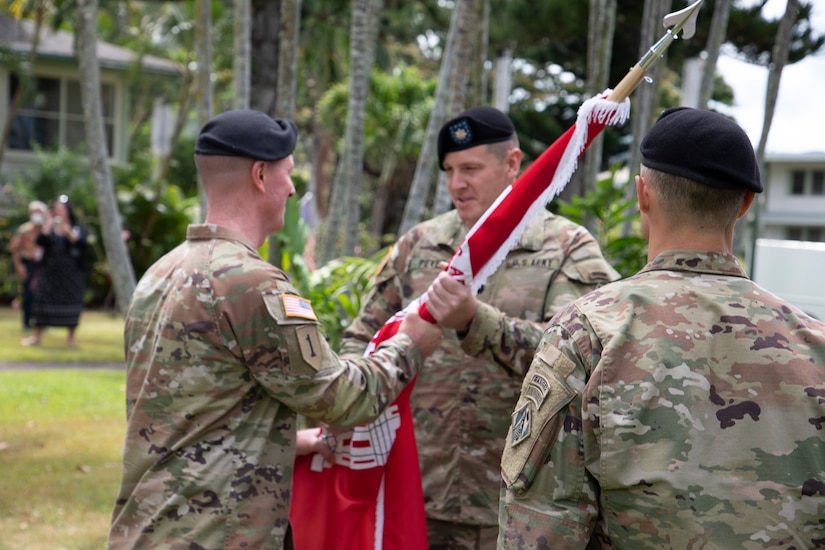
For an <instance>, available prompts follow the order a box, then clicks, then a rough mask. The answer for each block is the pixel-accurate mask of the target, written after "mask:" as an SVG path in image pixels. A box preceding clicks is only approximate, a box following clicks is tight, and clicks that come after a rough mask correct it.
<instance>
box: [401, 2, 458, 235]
mask: <svg viewBox="0 0 825 550" xmlns="http://www.w3.org/2000/svg"><path fill="white" fill-rule="evenodd" d="M464 5H465V0H456V2H455V7H454V8H453V15H452V17H451V18H450V30H449V32H448V33H447V44H446V46H445V48H444V51H443V53H442V57H441V67H440V68H439V70H438V86H437V87H436V91H435V104H434V105H433V110H432V112H431V113H430V118H429V120H428V121H427V132H426V134H425V136H424V142H423V143H422V144H421V152H420V153H419V155H418V162H417V164H416V167H415V175H414V176H413V181H412V185H411V186H410V193H409V196H408V197H407V204H405V205H404V217H403V218H402V219H401V226H400V227H399V228H398V234H399V235H402V234H404V233H406V232H407V231H409V230H410V229H411V228H412V227H413V226H414V225H415V224H417V223H418V222H420V221H421V220H423V219H424V209H425V207H426V205H427V198H428V197H429V196H430V188H431V186H432V181H433V175H434V174H435V173H436V172H437V170H438V166H437V164H436V163H437V161H438V159H437V158H436V152H435V150H434V149H435V145H436V138H437V137H438V131H439V129H440V128H441V125H442V124H444V122H445V121H446V113H447V107H448V103H449V100H450V95H449V92H450V75H451V74H452V61H453V59H452V58H453V51H454V50H455V47H456V45H455V44H456V40H457V36H458V32H459V25H460V22H461V17H462V14H461V12H462V10H463V9H464Z"/></svg>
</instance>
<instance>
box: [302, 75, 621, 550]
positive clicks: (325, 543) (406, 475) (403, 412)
mask: <svg viewBox="0 0 825 550" xmlns="http://www.w3.org/2000/svg"><path fill="white" fill-rule="evenodd" d="M609 92H610V90H607V91H605V93H604V94H603V96H602V97H595V98H591V99H589V100H587V101H586V102H585V103H584V104H582V106H581V108H580V109H579V112H578V117H577V120H576V124H575V125H574V126H573V127H571V128H570V129H569V130H568V131H567V132H565V133H564V135H562V136H561V137H560V138H559V139H557V140H556V141H555V142H553V143H552V144H551V145H550V147H548V148H547V150H546V151H545V152H544V153H542V154H541V155H540V156H539V158H538V159H536V161H535V162H533V164H531V165H530V167H529V168H528V169H527V170H525V171H524V173H522V175H521V176H520V177H519V178H518V179H517V180H516V182H515V183H514V184H513V185H511V186H509V187H508V188H507V189H505V190H504V192H502V194H501V195H500V196H499V197H498V198H497V199H496V202H495V203H494V204H493V205H491V206H490V208H489V209H488V210H487V211H486V212H485V214H484V215H483V216H482V217H481V219H480V220H479V221H478V222H477V223H476V224H475V225H474V226H473V228H471V229H470V231H469V232H468V234H467V237H466V238H465V240H464V243H462V245H461V247H459V249H458V250H457V251H456V252H455V254H454V255H453V257H452V258H451V260H450V262H449V264H448V267H447V270H448V271H449V272H450V274H451V275H452V276H453V277H455V278H457V279H459V280H461V281H462V282H464V284H468V285H472V287H473V291H474V292H478V290H479V288H480V287H481V286H483V285H484V283H485V282H486V281H487V279H488V278H489V276H490V275H491V274H492V273H494V272H495V270H496V269H497V268H498V266H499V265H500V264H501V262H502V261H503V260H504V258H505V257H506V256H507V253H508V252H509V251H510V250H511V249H512V248H513V246H515V244H516V243H517V242H518V240H519V239H520V238H521V235H522V233H523V232H524V228H525V226H526V225H527V222H528V221H529V220H530V218H532V217H533V215H535V214H536V213H537V212H538V211H539V210H540V209H542V208H544V207H545V205H546V204H547V203H549V202H550V200H551V199H552V198H553V197H554V196H556V195H557V194H558V193H559V192H560V191H561V190H562V189H563V188H564V186H565V185H566V184H567V182H568V181H569V180H570V177H571V176H572V175H573V172H574V171H575V169H576V164H577V160H578V157H579V156H580V155H581V153H582V152H583V151H584V150H585V149H586V148H587V146H588V145H589V144H590V142H591V141H592V140H593V138H595V136H596V135H598V133H599V132H601V131H602V129H604V127H605V125H607V124H619V123H622V122H624V121H625V120H626V119H627V117H628V115H629V112H630V103H629V100H625V101H624V102H622V103H614V102H610V101H607V100H606V99H604V98H605V97H607V95H608V94H609ZM409 307H416V308H419V312H420V314H421V316H422V317H424V318H429V319H430V320H433V319H432V316H430V314H429V312H427V311H426V295H425V296H422V297H420V298H419V300H417V301H416V302H414V303H413V304H410V306H408V308H409ZM403 316H404V312H399V313H397V314H396V315H394V316H393V317H392V318H391V319H390V320H389V321H387V323H386V324H385V325H384V327H382V329H381V330H380V331H379V332H378V334H376V336H375V337H374V338H373V340H372V342H371V343H370V346H369V347H368V349H367V352H366V353H367V354H370V353H372V351H373V350H374V349H375V347H376V346H377V345H378V344H379V343H380V342H383V341H384V340H386V339H387V338H390V337H391V336H392V335H394V334H395V333H396V332H397V330H398V326H399V325H400V324H401V320H402V319H403ZM414 383H415V381H413V382H412V383H411V384H410V385H409V386H407V388H406V389H405V390H404V391H403V392H402V393H401V395H400V396H399V397H398V398H397V399H396V400H395V401H394V402H393V404H392V405H391V406H390V407H388V408H387V410H385V411H384V413H383V414H382V415H381V416H380V417H379V419H378V420H376V421H375V422H373V423H372V424H370V425H368V426H359V427H357V428H355V430H353V431H352V432H351V434H348V435H346V436H343V437H341V436H338V437H337V442H336V445H335V450H336V453H335V461H334V463H333V464H326V465H323V467H322V463H323V459H321V457H320V456H318V457H298V458H297V459H296V464H295V472H294V479H293V494H292V504H291V508H290V521H291V523H292V532H293V541H294V544H295V548H296V550H321V549H328V548H336V549H341V550H425V549H426V548H427V531H426V517H425V514H424V496H423V492H422V488H421V472H420V470H419V468H418V452H417V448H416V443H415V434H414V432H413V427H412V415H411V412H410V405H409V395H410V393H411V391H412V387H413V384H414Z"/></svg>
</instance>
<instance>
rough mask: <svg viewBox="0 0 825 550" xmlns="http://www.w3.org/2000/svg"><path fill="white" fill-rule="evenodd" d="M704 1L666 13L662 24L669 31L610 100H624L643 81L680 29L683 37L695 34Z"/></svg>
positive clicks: (644, 56) (618, 87) (617, 87)
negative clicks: (646, 73)
mask: <svg viewBox="0 0 825 550" xmlns="http://www.w3.org/2000/svg"><path fill="white" fill-rule="evenodd" d="M704 1H705V0H698V1H697V2H694V3H693V4H691V5H690V6H688V7H686V8H684V9H682V10H679V11H675V12H673V13H669V14H667V15H665V17H664V19H663V20H662V24H663V25H664V26H665V27H666V28H668V29H667V32H666V33H665V35H664V36H662V37H661V38H660V39H659V41H658V42H656V43H655V44H654V45H653V46H651V47H650V49H649V50H648V51H647V52H645V54H644V55H643V56H642V58H641V59H639V62H638V63H636V65H634V66H633V68H632V69H630V72H628V73H627V75H625V77H624V78H623V79H622V81H621V82H619V84H618V85H617V86H616V87H615V88H614V89H613V92H612V93H611V94H610V96H608V98H607V99H608V100H609V101H616V102H619V101H624V100H625V98H626V97H627V96H629V95H630V93H631V92H632V91H633V90H635V89H636V86H638V85H639V82H641V81H642V79H643V78H644V76H645V71H647V70H648V69H649V68H650V66H651V65H653V63H655V62H656V60H658V59H659V58H660V57H662V55H664V53H665V50H667V49H668V47H669V46H670V45H671V44H672V43H673V41H674V40H676V38H677V36H678V34H679V31H682V37H683V38H690V37H691V36H693V35H694V33H695V32H696V18H697V17H698V16H699V8H701V7H702V4H703V3H704Z"/></svg>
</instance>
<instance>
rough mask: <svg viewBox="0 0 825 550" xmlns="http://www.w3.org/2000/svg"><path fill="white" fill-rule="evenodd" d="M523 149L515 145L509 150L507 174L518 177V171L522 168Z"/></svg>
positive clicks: (514, 177)
mask: <svg viewBox="0 0 825 550" xmlns="http://www.w3.org/2000/svg"><path fill="white" fill-rule="evenodd" d="M521 155H522V153H521V149H519V148H518V147H513V148H512V149H510V150H509V151H508V152H507V175H508V176H510V177H511V178H513V179H516V177H518V172H519V170H520V169H521Z"/></svg>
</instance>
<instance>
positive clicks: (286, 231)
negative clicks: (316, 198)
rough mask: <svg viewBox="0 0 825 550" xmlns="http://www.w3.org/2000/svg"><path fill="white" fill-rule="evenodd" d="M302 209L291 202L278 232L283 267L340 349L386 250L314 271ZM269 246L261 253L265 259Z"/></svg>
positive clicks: (329, 338) (331, 339)
mask: <svg viewBox="0 0 825 550" xmlns="http://www.w3.org/2000/svg"><path fill="white" fill-rule="evenodd" d="M300 208H301V207H300V203H299V202H298V201H295V200H289V201H287V208H286V214H285V215H284V228H283V229H282V230H281V231H279V232H278V233H277V237H278V241H279V245H280V247H281V265H282V267H283V270H284V271H285V272H287V273H288V274H289V276H290V279H292V284H293V285H294V286H295V288H296V289H297V290H298V292H299V293H300V294H301V296H303V297H304V298H306V299H308V300H310V301H311V302H312V308H313V310H315V314H316V315H317V316H318V321H319V322H320V323H321V328H322V330H323V332H324V335H325V336H326V338H327V341H328V342H329V343H330V345H331V346H332V349H336V350H337V349H338V345H339V344H340V342H341V332H342V331H343V330H344V329H345V328H346V327H347V326H348V325H349V324H350V322H351V321H352V320H353V319H354V318H355V316H356V315H357V314H358V312H359V311H360V310H361V299H362V297H364V296H366V294H367V292H368V291H369V288H370V284H371V278H372V276H373V275H374V274H375V271H376V269H377V268H378V264H379V263H380V262H381V260H382V258H383V257H384V256H385V255H386V250H382V251H380V252H378V253H376V254H375V255H373V256H371V257H369V258H356V257H342V258H337V259H335V260H332V261H331V262H328V263H327V264H325V265H324V266H322V267H321V268H319V269H316V270H314V271H313V270H311V269H310V266H309V265H308V263H307V259H306V256H305V253H307V251H308V247H307V240H308V238H309V228H308V227H307V225H306V224H305V223H304V221H303V220H302V219H301V217H300ZM265 247H266V244H265V245H264V248H263V250H262V251H261V255H262V256H263V257H264V258H265V257H266V248H265Z"/></svg>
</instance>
